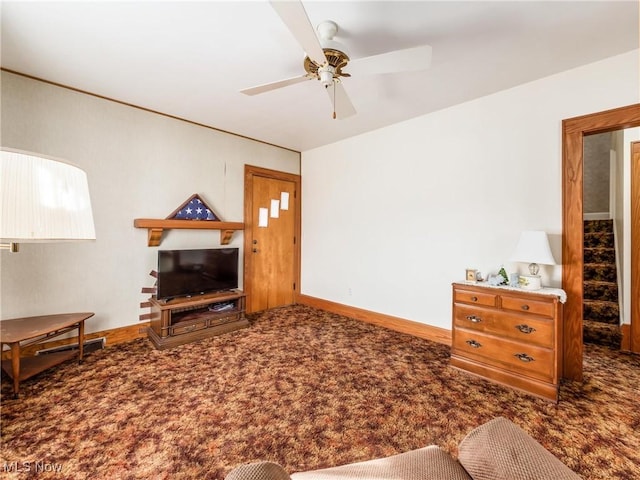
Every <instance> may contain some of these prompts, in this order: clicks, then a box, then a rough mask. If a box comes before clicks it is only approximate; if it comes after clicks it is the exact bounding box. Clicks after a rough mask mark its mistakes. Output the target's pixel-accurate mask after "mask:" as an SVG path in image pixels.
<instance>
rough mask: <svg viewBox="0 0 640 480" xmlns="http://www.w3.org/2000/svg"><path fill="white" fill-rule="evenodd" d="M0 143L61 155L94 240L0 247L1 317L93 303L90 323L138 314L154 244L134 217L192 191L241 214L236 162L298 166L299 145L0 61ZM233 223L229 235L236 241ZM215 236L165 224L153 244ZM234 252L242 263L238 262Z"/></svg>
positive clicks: (99, 325) (106, 325) (179, 244)
mask: <svg viewBox="0 0 640 480" xmlns="http://www.w3.org/2000/svg"><path fill="white" fill-rule="evenodd" d="M1 81H2V109H1V113H2V117H1V120H2V124H1V134H2V145H3V146H5V147H11V148H16V149H21V150H27V151H30V152H35V153H41V154H44V155H47V156H53V157H57V158H61V159H64V160H66V161H68V162H69V163H73V164H75V165H78V166H79V167H81V168H83V169H84V170H85V171H86V172H87V176H88V179H89V189H90V192H91V200H92V205H93V214H94V219H95V226H96V235H97V240H96V241H95V242H89V243H66V244H23V245H21V252H20V253H18V254H10V253H8V252H6V251H3V252H2V253H1V255H0V262H1V265H0V274H1V281H2V283H1V286H0V305H1V312H0V314H1V317H2V318H14V317H20V316H31V315H40V314H47V313H61V312H69V311H93V312H95V313H96V315H95V317H94V318H93V319H92V320H90V321H88V322H87V330H88V331H89V332H92V331H99V330H105V329H111V328H116V327H120V326H126V325H132V324H135V323H137V322H138V315H139V314H140V313H143V312H141V310H140V309H139V302H140V301H143V300H145V298H146V296H145V295H142V294H141V293H140V289H141V287H143V286H151V285H152V284H153V279H152V278H151V277H150V276H149V275H148V274H149V272H150V271H151V270H153V269H155V268H156V262H157V258H156V257H157V250H158V248H157V247H156V248H149V247H147V246H146V243H147V232H146V230H142V229H136V228H134V227H133V219H134V218H141V217H142V218H165V217H166V216H167V215H169V214H170V213H171V212H173V210H174V209H176V208H177V207H178V206H179V205H181V204H182V203H183V202H184V201H185V200H186V199H187V198H189V197H190V196H191V195H192V194H194V193H198V194H200V195H202V196H203V197H204V198H205V199H206V200H207V202H208V203H209V205H210V206H211V207H212V208H213V209H214V210H215V211H216V212H217V213H218V214H219V215H220V216H221V217H222V219H223V220H227V221H240V222H241V221H243V190H244V177H243V176H244V173H243V172H244V165H245V164H251V165H257V166H261V167H266V168H271V169H275V170H281V171H285V172H290V173H296V174H298V173H300V154H299V153H297V152H292V151H290V150H286V149H282V148H278V147H275V146H271V145H266V144H264V143H261V142H257V141H253V140H249V139H246V138H242V137H239V136H235V135H232V134H228V133H224V132H220V131H217V130H214V129H210V128H205V127H201V126H197V125H194V124H190V123H187V122H183V121H180V120H176V119H172V118H169V117H165V116H162V115H158V114H154V113H150V112H147V111H144V110H141V109H136V108H133V107H129V106H125V105H122V104H118V103H116V102H111V101H108V100H104V99H100V98H97V97H93V96H90V95H86V94H82V93H79V92H75V91H72V90H69V89H65V88H60V87H57V86H53V85H49V84H46V83H43V82H39V81H35V80H31V79H27V78H24V77H21V76H17V75H14V74H10V73H6V72H2V76H1ZM242 238H243V237H242V233H236V234H235V235H234V237H233V240H232V246H237V247H239V248H240V250H241V257H242ZM216 246H219V234H218V232H215V231H206V232H193V231H186V230H183V231H179V230H174V231H170V232H167V233H165V236H164V240H163V243H162V244H161V246H160V248H162V249H165V248H201V247H216ZM241 263H242V262H241Z"/></svg>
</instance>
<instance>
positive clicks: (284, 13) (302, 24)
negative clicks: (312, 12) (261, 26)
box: [271, 0, 326, 65]
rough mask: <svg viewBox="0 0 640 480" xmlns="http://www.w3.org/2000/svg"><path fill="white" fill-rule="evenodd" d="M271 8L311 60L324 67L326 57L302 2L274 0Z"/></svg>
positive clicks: (297, 0)
mask: <svg viewBox="0 0 640 480" xmlns="http://www.w3.org/2000/svg"><path fill="white" fill-rule="evenodd" d="M271 6H272V7H273V9H274V10H275V11H276V13H277V14H278V15H280V18H281V19H282V21H283V22H284V24H285V25H286V26H287V28H288V29H289V31H290V32H291V33H292V34H293V36H294V37H295V39H296V40H297V41H298V43H299V44H300V46H301V47H302V49H303V50H304V51H305V53H306V54H307V55H308V56H309V58H310V59H311V60H313V61H314V62H316V63H317V64H318V65H323V64H324V63H325V62H326V57H325V56H324V51H323V50H322V45H320V40H318V37H317V35H316V31H315V29H314V28H313V26H312V25H311V22H310V21H309V17H308V16H307V12H306V11H305V9H304V6H303V5H302V2H300V1H299V0H296V1H291V0H288V1H286V0H284V1H278V0H272V1H271Z"/></svg>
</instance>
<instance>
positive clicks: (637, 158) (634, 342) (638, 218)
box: [629, 141, 640, 353]
mask: <svg viewBox="0 0 640 480" xmlns="http://www.w3.org/2000/svg"><path fill="white" fill-rule="evenodd" d="M631 285H632V286H633V285H635V290H634V289H632V290H631V328H630V329H629V350H631V351H632V352H633V353H640V298H638V297H639V296H640V295H634V293H638V290H640V141H636V142H632V143H631Z"/></svg>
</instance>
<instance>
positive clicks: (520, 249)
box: [509, 230, 556, 290]
mask: <svg viewBox="0 0 640 480" xmlns="http://www.w3.org/2000/svg"><path fill="white" fill-rule="evenodd" d="M509 260H510V261H512V262H520V263H528V264H529V275H520V277H519V279H518V284H519V285H520V287H521V288H522V289H524V290H540V289H541V288H542V283H541V280H540V275H538V273H539V272H540V266H539V264H540V265H556V261H555V259H554V258H553V253H551V248H550V247H549V239H548V237H547V234H546V233H545V232H543V231H541V230H527V231H524V232H522V234H521V235H520V240H519V241H518V245H517V246H516V249H515V251H514V252H513V255H511V258H510V259H509Z"/></svg>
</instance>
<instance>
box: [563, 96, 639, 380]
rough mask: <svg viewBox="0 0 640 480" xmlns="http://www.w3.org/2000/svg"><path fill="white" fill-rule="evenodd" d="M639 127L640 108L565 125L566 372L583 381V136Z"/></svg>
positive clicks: (631, 107) (583, 118) (564, 267)
mask: <svg viewBox="0 0 640 480" xmlns="http://www.w3.org/2000/svg"><path fill="white" fill-rule="evenodd" d="M637 126H640V104H634V105H629V106H626V107H621V108H616V109H613V110H607V111H604V112H598V113H593V114H590V115H583V116H580V117H575V118H570V119H566V120H563V121H562V288H563V289H564V290H565V291H566V292H567V303H566V305H565V308H564V341H563V355H564V362H563V363H564V372H563V377H564V378H567V379H569V380H578V381H582V355H583V343H582V316H583V311H582V298H583V293H584V292H583V280H584V279H583V268H584V262H583V237H584V225H583V189H584V180H583V167H584V162H583V160H584V159H583V141H584V136H585V135H589V134H594V133H603V132H609V131H612V130H619V129H623V128H631V127H637Z"/></svg>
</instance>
